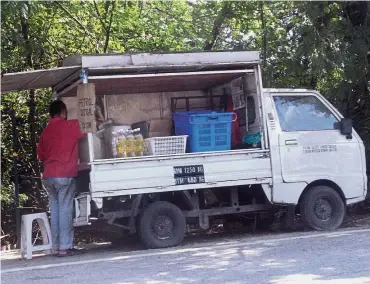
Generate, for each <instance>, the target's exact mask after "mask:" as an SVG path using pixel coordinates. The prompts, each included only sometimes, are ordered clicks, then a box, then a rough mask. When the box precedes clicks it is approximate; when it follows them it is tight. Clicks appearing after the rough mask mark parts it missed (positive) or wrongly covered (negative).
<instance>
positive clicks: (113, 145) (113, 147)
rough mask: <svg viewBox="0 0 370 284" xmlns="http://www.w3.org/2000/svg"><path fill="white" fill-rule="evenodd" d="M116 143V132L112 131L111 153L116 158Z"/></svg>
mask: <svg viewBox="0 0 370 284" xmlns="http://www.w3.org/2000/svg"><path fill="white" fill-rule="evenodd" d="M117 144H118V134H117V132H112V155H113V158H117Z"/></svg>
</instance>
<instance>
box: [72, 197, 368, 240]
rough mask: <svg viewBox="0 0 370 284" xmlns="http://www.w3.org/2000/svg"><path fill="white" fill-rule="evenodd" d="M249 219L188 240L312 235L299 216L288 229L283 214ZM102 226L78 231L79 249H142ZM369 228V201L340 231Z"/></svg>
mask: <svg viewBox="0 0 370 284" xmlns="http://www.w3.org/2000/svg"><path fill="white" fill-rule="evenodd" d="M254 221H255V220H254V217H253V216H251V217H250V218H226V219H225V218H220V219H215V220H214V222H213V225H212V227H211V228H210V229H209V230H207V231H194V232H192V233H188V238H187V239H186V240H188V241H192V240H194V239H195V240H201V239H208V238H217V236H219V235H220V236H224V235H235V236H237V235H251V236H252V235H266V234H267V235H269V234H274V233H284V232H286V233H288V232H289V233H290V232H305V231H311V229H310V228H308V227H307V226H306V225H305V224H304V223H303V222H302V220H300V216H299V215H297V216H296V217H295V219H294V222H293V223H290V224H289V225H287V223H286V222H285V220H284V211H282V210H279V211H277V212H276V213H275V214H274V217H273V220H270V222H268V223H267V222H266V221H265V220H258V219H256V223H254ZM101 226H103V225H96V226H92V227H88V228H86V227H85V228H81V229H78V230H77V232H76V245H79V246H84V245H85V244H88V243H94V242H112V243H113V244H117V245H121V244H123V243H125V244H126V245H127V244H128V243H132V245H134V246H140V244H139V242H138V238H137V236H125V237H122V235H121V234H120V233H119V232H113V231H108V230H107V229H105V228H104V227H101ZM362 227H370V200H367V201H365V202H362V203H359V204H355V205H353V206H350V207H349V208H348V212H347V215H346V218H345V221H344V223H343V225H342V226H341V228H362Z"/></svg>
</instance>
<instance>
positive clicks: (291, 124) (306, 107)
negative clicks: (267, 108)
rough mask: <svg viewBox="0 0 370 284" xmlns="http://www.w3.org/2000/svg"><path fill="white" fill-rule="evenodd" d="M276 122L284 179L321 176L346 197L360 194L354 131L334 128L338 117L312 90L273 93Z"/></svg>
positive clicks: (358, 152) (359, 163)
mask: <svg viewBox="0 0 370 284" xmlns="http://www.w3.org/2000/svg"><path fill="white" fill-rule="evenodd" d="M272 98H273V101H274V104H275V109H276V112H277V116H278V119H279V122H280V127H281V132H280V135H279V150H280V160H281V172H282V178H283V181H284V182H288V183H290V182H307V183H311V182H313V181H315V180H319V179H325V180H331V181H333V182H335V183H336V184H337V185H338V186H339V187H341V189H342V190H343V192H344V194H345V196H346V198H354V197H359V196H362V195H363V191H364V184H363V169H362V161H361V150H360V145H359V139H358V136H357V134H356V133H353V136H352V138H348V137H346V136H344V135H342V134H341V133H340V130H338V129H337V128H338V126H337V125H338V123H339V121H340V117H339V116H338V114H337V113H336V112H335V111H334V112H333V111H332V110H331V109H333V107H332V106H331V105H330V104H328V103H327V102H326V101H325V100H324V99H323V98H321V97H320V96H318V95H317V94H315V93H299V94H297V93H293V92H292V93H274V94H272Z"/></svg>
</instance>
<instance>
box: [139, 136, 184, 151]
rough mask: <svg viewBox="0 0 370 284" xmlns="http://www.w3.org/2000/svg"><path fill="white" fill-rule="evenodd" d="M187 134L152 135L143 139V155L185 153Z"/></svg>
mask: <svg viewBox="0 0 370 284" xmlns="http://www.w3.org/2000/svg"><path fill="white" fill-rule="evenodd" d="M187 138H188V136H187V135H181V136H165V137H152V138H147V139H145V140H144V143H145V155H146V156H153V155H154V156H159V155H175V154H185V152H186V139H187Z"/></svg>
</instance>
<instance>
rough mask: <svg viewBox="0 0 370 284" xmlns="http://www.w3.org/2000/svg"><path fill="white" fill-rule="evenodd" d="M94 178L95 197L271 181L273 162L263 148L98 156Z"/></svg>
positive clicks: (91, 174) (92, 184) (93, 192)
mask: <svg viewBox="0 0 370 284" xmlns="http://www.w3.org/2000/svg"><path fill="white" fill-rule="evenodd" d="M90 181H91V192H92V195H93V196H95V197H105V196H115V195H122V194H139V193H150V192H158V191H175V190H187V189H198V188H210V187H221V186H233V185H243V184H255V183H268V182H270V181H271V163H270V158H269V152H268V151H263V150H238V151H230V152H212V153H194V154H183V155H173V156H163V157H161V156H156V157H155V156H150V157H140V158H129V159H111V160H98V161H94V162H93V163H91V173H90Z"/></svg>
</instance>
